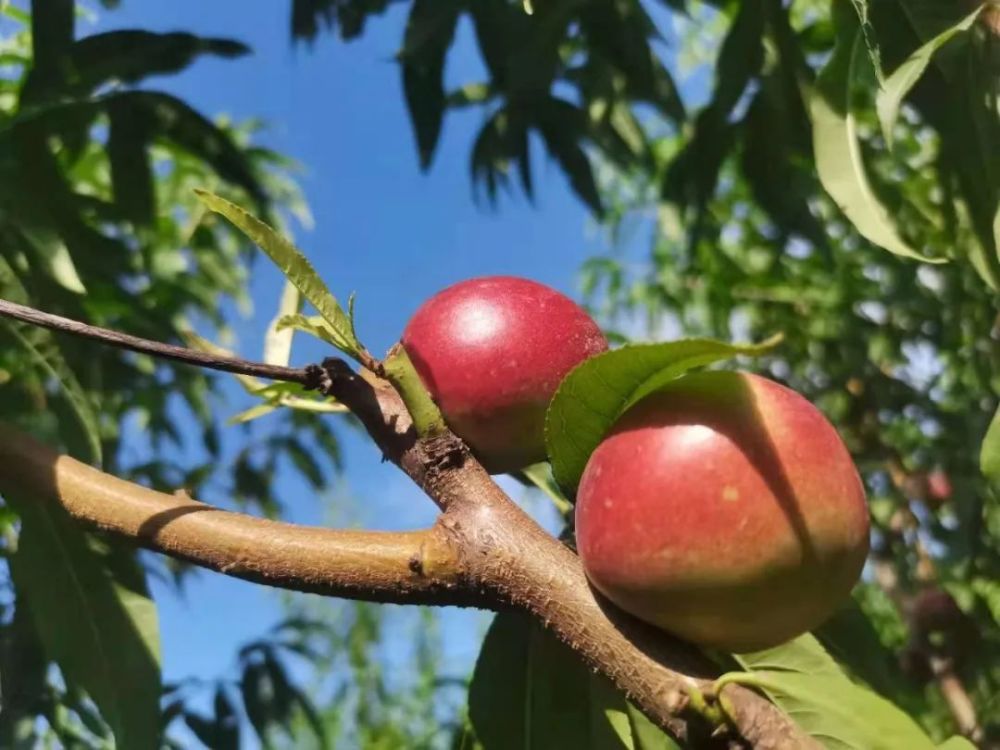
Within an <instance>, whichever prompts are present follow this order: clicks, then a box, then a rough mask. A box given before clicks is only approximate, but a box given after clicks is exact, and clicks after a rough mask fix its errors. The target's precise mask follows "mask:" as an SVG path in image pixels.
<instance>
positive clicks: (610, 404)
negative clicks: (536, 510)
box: [545, 337, 780, 494]
mask: <svg viewBox="0 0 1000 750" xmlns="http://www.w3.org/2000/svg"><path fill="white" fill-rule="evenodd" d="M779 340H780V338H778V337H774V338H772V339H769V340H768V341H765V342H763V343H761V344H756V345H753V344H750V345H735V344H726V343H724V342H722V341H713V340H710V339H684V340H681V341H672V342H669V343H665V344H636V345H633V346H625V347H623V348H621V349H615V350H614V351H610V352H605V353H604V354H599V355H598V356H596V357H593V358H591V359H589V360H587V361H586V362H583V363H582V364H580V365H578V366H577V367H576V368H575V369H574V370H573V371H572V372H570V374H569V375H567V376H566V378H565V379H564V380H563V381H562V383H561V384H560V385H559V390H557V391H556V395H555V396H554V397H553V398H552V402H551V403H550V404H549V408H548V412H547V413H546V415H545V445H546V448H547V450H548V454H549V460H550V461H551V462H552V472H553V474H554V476H555V478H556V481H557V482H558V483H559V486H560V487H562V488H563V489H564V490H566V492H567V493H569V494H573V493H574V492H575V490H576V485H577V483H578V482H579V480H580V475H581V474H583V469H584V467H585V466H586V464H587V460H588V459H589V458H590V454H591V453H593V452H594V449H595V448H596V447H597V446H598V444H599V443H600V442H601V440H602V439H603V438H604V435H605V434H606V433H607V431H608V430H609V429H610V428H611V426H612V425H613V424H614V423H615V422H617V421H618V418H619V417H620V416H621V415H622V414H624V413H625V411H626V409H628V408H629V407H630V406H632V405H633V404H635V403H636V402H637V401H639V400H640V399H641V398H643V397H644V396H648V395H649V394H650V393H652V392H653V391H656V390H658V389H659V388H662V387H663V386H664V385H666V384H667V383H668V382H670V381H671V380H674V379H675V378H678V377H680V376H681V375H683V374H684V373H685V372H687V371H688V370H690V369H692V368H694V367H701V366H702V365H708V364H712V363H713V362H719V361H721V360H723V359H728V358H730V357H735V356H737V355H740V354H746V355H757V354H762V353H764V352H766V351H767V350H768V349H770V348H772V347H773V346H775V345H776V344H777V343H778V341H779Z"/></svg>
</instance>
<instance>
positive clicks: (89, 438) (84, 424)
mask: <svg viewBox="0 0 1000 750" xmlns="http://www.w3.org/2000/svg"><path fill="white" fill-rule="evenodd" d="M4 327H5V328H6V329H7V330H8V331H9V332H10V335H11V336H12V337H13V338H14V339H15V340H16V341H17V343H18V344H20V345H21V346H22V347H23V348H24V349H25V351H27V352H28V354H29V355H30V357H31V358H32V359H33V360H34V361H35V363H36V364H37V365H38V366H39V367H40V368H41V370H42V371H43V372H45V373H46V374H47V375H48V376H49V377H51V378H52V380H53V381H54V382H55V383H57V384H58V386H59V389H60V391H62V394H63V395H64V396H65V398H66V401H67V403H68V404H69V406H70V409H72V411H73V414H75V415H76V418H77V420H78V421H79V423H80V430H81V432H82V434H83V437H84V442H85V443H86V445H87V446H88V448H89V449H90V455H91V459H92V460H93V462H94V463H96V464H98V465H99V464H100V463H101V462H102V460H103V457H102V451H101V431H100V427H99V425H98V421H97V415H96V414H95V412H94V409H93V407H92V405H91V403H90V398H89V397H88V395H87V392H86V391H85V390H84V389H83V386H82V385H80V382H79V381H78V380H77V379H76V375H74V374H73V371H72V370H71V369H70V368H69V365H68V364H67V363H66V360H65V359H63V356H62V354H61V353H60V352H59V350H58V349H57V348H55V345H54V344H53V345H52V346H51V347H48V349H47V351H44V352H43V351H42V350H41V349H39V348H38V347H36V346H35V345H34V344H32V343H31V341H30V340H28V338H26V337H25V336H24V335H23V334H22V333H21V331H20V330H19V329H18V327H17V326H16V325H14V324H13V323H9V322H4Z"/></svg>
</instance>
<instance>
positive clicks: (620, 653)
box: [0, 303, 819, 750]
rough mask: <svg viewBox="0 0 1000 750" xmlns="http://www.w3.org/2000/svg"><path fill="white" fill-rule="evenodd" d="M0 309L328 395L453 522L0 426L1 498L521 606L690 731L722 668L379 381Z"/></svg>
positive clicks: (341, 573) (349, 587) (421, 598)
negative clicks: (253, 512) (631, 598)
mask: <svg viewBox="0 0 1000 750" xmlns="http://www.w3.org/2000/svg"><path fill="white" fill-rule="evenodd" d="M0 313H2V314H8V315H13V316H14V317H18V318H19V319H21V320H28V321H30V322H37V323H40V324H42V325H48V326H50V327H55V328H58V329H59V330H66V331H70V332H74V333H82V334H84V335H88V336H90V337H91V338H97V339H99V340H101V341H106V342H107V343H112V344H115V345H119V346H124V347H126V348H132V349H135V350H137V351H144V352H147V353H150V354H161V355H163V356H171V357H173V358H174V359H179V360H182V361H185V362H190V363H192V364H201V365H203V366H208V367H214V368H215V369H223V370H230V371H235V372H247V373H251V374H258V375H261V376H263V377H275V378H278V379H283V380H292V381H294V382H301V383H304V384H306V385H307V386H309V387H313V388H317V389H320V390H322V391H323V392H325V393H327V394H328V395H331V396H335V397H336V398H337V399H338V400H339V401H340V402H341V403H343V404H345V405H346V406H347V407H348V408H349V409H350V410H351V411H352V412H354V414H355V415H356V416H357V417H358V418H359V419H360V420H361V422H362V423H363V424H364V426H365V428H366V429H367V430H368V432H369V434H370V435H371V437H372V438H373V440H374V441H375V442H376V444H377V445H378V446H379V447H380V448H381V450H382V451H383V453H384V454H385V456H386V458H388V459H389V460H391V461H393V462H394V463H396V464H397V465H398V466H400V467H401V468H402V469H403V471H404V472H405V473H406V474H407V475H408V476H409V477H410V478H411V479H413V481H414V482H416V483H417V484H418V485H419V486H420V487H421V488H422V489H423V490H424V491H425V492H426V493H427V494H428V495H429V496H430V497H431V498H432V499H433V500H434V501H435V502H436V503H437V504H438V505H439V506H440V507H441V508H442V510H443V511H444V513H443V515H442V516H441V518H440V519H439V522H438V523H437V524H436V525H435V526H434V528H433V529H431V530H428V531H426V532H415V533H409V534H379V533H371V532H342V531H325V530H316V529H306V528H302V527H297V526H292V525H290V524H281V523H275V522H269V521H261V520H257V519H251V518H248V517H246V516H241V515H239V514H233V513H225V512H223V511H218V510H214V509H211V508H208V507H207V506H205V505H202V504H200V503H196V502H194V501H192V500H189V499H186V498H179V497H173V496H169V495H163V494H161V493H156V492H152V491H150V490H145V489H142V488H137V487H136V486H134V485H131V484H129V483H127V482H122V481H121V480H117V479H114V478H112V477H108V476H107V475H104V474H102V473H101V472H97V471H95V470H93V469H90V468H88V467H86V466H84V465H82V464H79V463H77V462H75V461H72V460H70V459H66V458H58V457H57V456H55V454H53V453H52V452H51V451H49V450H48V449H45V448H42V447H41V446H39V445H38V444H36V443H33V442H30V441H27V440H26V439H25V438H24V437H23V436H20V435H18V434H15V433H10V432H8V433H6V434H5V433H3V432H0V490H3V489H4V487H7V488H11V489H15V490H17V489H21V490H23V489H25V488H30V489H33V490H34V492H35V494H37V495H40V496H42V497H44V498H47V499H50V500H53V501H56V502H59V503H60V504H62V505H63V506H64V507H65V508H66V509H67V510H68V511H69V512H70V514H71V515H73V516H74V517H76V518H78V519H79V520H81V521H83V522H85V523H88V524H90V525H92V526H95V527H97V528H100V529H103V530H105V531H110V532H114V533H117V534H120V535H122V536H125V537H127V538H130V539H133V540H136V541H138V543H140V544H143V545H145V546H147V547H149V548H151V549H155V550H158V551H161V552H164V553H166V554H170V555H173V556H176V557H181V558H184V559H187V560H191V561H192V562H195V563H197V564H199V565H203V566H204V567H208V568H212V569H214V570H219V571H222V572H225V573H228V574H230V575H237V576H240V577H244V578H248V579H250V580H256V581H261V582H266V583H270V584H273V585H278V586H284V587H286V588H292V589H299V590H307V591H318V592H323V593H328V594H332V595H337V596H345V597H352V598H361V599H368V600H372V601H405V602H428V603H445V604H476V605H479V606H484V607H488V608H492V609H497V608H502V607H506V606H514V607H517V608H519V609H522V610H525V611H527V612H529V613H531V614H532V615H533V616H534V617H535V618H536V619H538V620H539V621H540V622H542V623H543V624H544V625H545V626H547V627H548V628H550V629H551V630H552V631H553V632H554V633H555V634H556V635H557V636H558V637H559V638H560V639H562V640H563V641H564V642H566V643H567V644H568V645H569V646H570V647H571V648H572V649H573V650H574V651H576V652H577V653H578V654H579V655H580V656H581V657H582V658H583V659H584V660H585V661H586V662H587V663H588V664H589V665H590V666H591V667H593V668H594V669H596V670H598V671H599V672H601V673H603V674H604V675H606V676H608V677H609V678H611V679H612V680H613V681H614V682H615V684H617V685H618V687H619V688H620V689H621V690H623V691H624V692H625V693H626V694H627V695H628V696H629V697H630V698H631V699H632V700H633V701H634V702H635V703H636V704H637V705H638V706H640V707H641V708H642V709H643V711H645V712H646V713H647V714H648V715H649V716H650V717H651V718H653V719H654V720H655V721H656V722H657V723H659V724H660V725H661V726H663V727H665V728H668V729H670V730H671V731H673V732H674V733H675V734H678V735H683V734H684V732H685V721H684V718H685V712H686V709H687V707H688V705H689V700H688V695H689V692H690V691H691V690H698V689H701V690H704V689H706V688H708V687H709V686H710V685H711V682H712V676H713V675H714V673H715V672H714V670H715V667H714V665H713V664H711V663H710V662H709V661H708V660H706V659H705V658H704V657H702V656H701V655H700V654H699V653H698V652H697V651H696V650H694V649H693V648H691V647H690V646H687V645H686V644H683V643H680V642H678V641H675V640H673V639H670V638H669V637H667V636H666V635H664V634H663V633H661V632H659V631H657V630H655V629H653V628H650V627H648V626H646V625H644V624H642V623H640V622H638V621H636V620H634V619H632V618H630V617H629V616H627V615H625V614H624V613H622V612H620V611H619V610H617V609H616V608H615V607H613V606H612V605H610V604H608V603H606V602H604V601H603V600H602V599H601V597H600V596H599V595H597V594H595V592H594V591H593V590H592V589H591V588H590V586H589V584H588V582H587V579H586V577H585V575H584V573H583V568H582V566H581V564H580V561H579V558H578V557H577V556H576V555H575V554H573V553H572V552H571V551H570V550H569V549H567V548H566V547H565V546H564V545H563V544H561V543H560V542H559V541H557V540H556V539H554V538H552V537H551V536H550V535H549V534H547V533H546V532H545V531H544V530H543V529H542V528H541V527H539V526H538V525H537V524H536V523H535V522H534V521H533V520H532V519H531V518H530V517H529V516H527V515H526V514H525V513H523V512H522V511H521V510H520V509H519V508H518V507H517V506H516V505H515V504H514V503H513V502H512V501H511V500H510V498H508V497H507V496H506V495H505V494H504V492H503V491H502V490H501V489H500V488H499V486H498V485H497V484H496V483H495V482H494V481H493V480H492V478H491V477H490V476H489V475H487V474H486V472H485V471H484V470H483V468H482V466H480V464H479V463H478V462H477V461H476V460H475V459H474V458H473V457H472V456H471V455H470V454H469V452H468V449H467V448H466V446H465V445H464V444H463V443H462V442H461V441H460V440H458V439H457V438H456V437H455V436H454V435H451V434H446V435H444V436H436V437H434V438H430V439H418V438H417V437H416V435H415V434H414V432H413V430H412V425H411V420H410V416H409V414H408V413H407V411H406V408H405V406H404V405H403V403H402V400H401V399H400V398H399V396H398V394H397V393H396V392H395V390H394V389H393V388H392V386H391V385H389V384H388V383H386V382H385V381H383V380H381V379H379V378H377V377H376V376H375V375H373V374H371V372H368V371H363V372H362V374H361V375H359V374H356V373H354V372H352V371H351V370H350V368H348V367H347V365H346V364H345V363H343V362H341V361H339V360H328V361H326V362H324V364H323V366H322V367H309V368H306V369H305V370H301V371H296V370H291V369H290V368H274V372H273V373H272V374H267V373H266V372H264V371H262V370H250V369H248V368H247V365H252V364H253V363H246V362H243V361H242V360H226V359H223V358H217V357H209V356H206V357H204V358H202V357H201V356H200V353H197V352H189V351H188V350H185V349H182V348H180V347H164V348H160V347H161V346H162V345H155V346H153V347H151V346H150V344H151V342H146V341H143V340H142V339H134V338H133V337H124V336H121V335H119V334H114V333H112V332H107V331H98V333H95V329H91V328H90V327H88V326H82V325H81V324H78V323H74V322H73V321H66V320H65V319H60V318H55V316H47V315H45V314H42V313H37V312H36V311H32V310H30V309H28V308H21V307H20V306H16V305H14V306H12V305H10V303H3V304H2V305H0ZM195 355H198V356H195ZM260 367H265V366H260ZM370 369H372V368H370ZM374 369H376V370H377V369H378V368H377V367H376V368H374ZM723 703H724V705H725V707H726V711H727V712H728V715H729V717H730V718H731V720H732V723H733V724H734V726H735V728H736V729H737V731H738V733H739V735H740V736H741V737H742V738H743V739H745V740H746V741H747V742H748V743H749V744H750V745H751V746H752V747H754V748H757V749H758V750H785V749H787V748H808V749H809V750H812V749H813V748H818V747H819V744H818V743H817V742H815V741H814V740H812V739H811V738H809V737H807V736H806V735H804V733H802V731H801V730H800V729H799V728H798V727H797V726H796V725H795V724H794V723H793V722H792V721H791V720H790V719H789V718H788V717H787V716H785V715H784V714H782V713H781V712H780V711H779V710H778V709H777V708H775V707H774V706H773V705H772V704H770V703H769V702H768V701H766V700H765V699H764V698H763V697H761V696H760V695H758V694H756V693H754V692H752V691H750V690H747V689H746V688H742V687H739V686H735V685H731V686H728V687H727V688H726V689H725V695H724V701H723Z"/></svg>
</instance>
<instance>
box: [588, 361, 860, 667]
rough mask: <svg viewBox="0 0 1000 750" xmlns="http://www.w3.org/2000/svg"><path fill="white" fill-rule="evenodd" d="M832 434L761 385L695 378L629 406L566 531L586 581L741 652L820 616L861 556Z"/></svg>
mask: <svg viewBox="0 0 1000 750" xmlns="http://www.w3.org/2000/svg"><path fill="white" fill-rule="evenodd" d="M868 529H869V526H868V509H867V504H866V502H865V494H864V488H863V486H862V483H861V480H860V478H859V476H858V472H857V470H856V469H855V467H854V464H853V463H852V461H851V457H850V456H849V455H848V452H847V449H846V448H845V446H844V444H843V442H842V441H841V439H840V437H839V436H838V435H837V432H836V430H834V428H833V427H832V426H831V425H830V423H829V422H827V420H826V419H825V418H824V417H823V415H822V414H821V413H820V412H819V411H818V410H817V409H816V408H815V407H814V406H813V405H812V404H810V403H809V402H808V401H806V399H804V398H803V397H802V396H800V395H799V394H797V393H795V392H794V391H792V390H790V389H788V388H786V387H784V386H782V385H779V384H778V383H775V382H773V381H770V380H767V379H765V378H762V377H759V376H756V375H750V374H746V373H735V372H705V373H698V374H693V375H688V376H686V377H683V378H680V379H679V380H677V381H674V382H673V383H671V384H670V385H669V386H668V387H667V388H666V389H664V390H662V391H659V392H656V393H654V394H652V395H650V396H648V397H646V398H645V399H643V400H642V401H640V402H639V403H638V404H636V405H635V406H634V407H633V408H631V409H630V410H629V411H628V412H626V413H625V415H624V416H623V417H622V418H621V419H620V420H619V422H618V423H617V424H616V425H615V426H614V428H613V429H612V431H611V433H610V434H609V435H608V436H607V437H606V438H605V440H604V441H603V442H602V443H601V444H600V445H599V446H598V448H597V450H595V451H594V453H593V455H592V456H591V457H590V460H589V462H588V463H587V467H586V469H585V471H584V473H583V477H582V478H581V481H580V486H579V491H578V494H577V505H576V535H577V545H578V548H579V552H580V556H581V558H582V559H583V564H584V567H585V569H586V571H587V575H588V577H589V578H590V580H591V582H592V583H593V585H594V586H595V587H596V588H597V589H599V590H600V591H601V592H603V593H604V594H605V595H606V596H607V597H608V598H609V599H611V600H612V601H613V602H615V603H616V604H618V605H619V606H620V607H622V608H623V609H624V610H626V611H628V612H631V613H632V614H633V615H635V616H636V617H639V618H640V619H643V620H646V621H647V622H650V623H652V624H654V625H657V626H659V627H661V628H663V629H664V630H667V631H669V632H672V633H674V634H675V635H677V636H680V637H682V638H685V639H687V640H689V641H692V642H694V643H698V644H701V645H704V646H709V647H716V648H721V649H725V650H727V651H737V652H740V651H752V650H758V649H763V648H768V647H771V646H775V645H777V644H779V643H782V642H784V641H786V640H788V639H790V638H792V637H794V636H796V635H799V634H801V633H803V632H805V631H807V630H810V629H812V628H814V627H816V626H817V625H819V624H820V623H822V622H823V620H825V619H826V618H827V617H828V616H829V615H830V614H832V613H833V611H834V610H835V609H836V608H837V607H838V606H839V605H840V604H841V603H842V600H843V599H844V598H845V597H846V596H847V595H848V593H849V592H850V590H851V588H852V587H853V586H854V584H855V582H856V581H857V579H858V577H859V575H860V573H861V569H862V566H863V565H864V561H865V557H866V555H867V553H868Z"/></svg>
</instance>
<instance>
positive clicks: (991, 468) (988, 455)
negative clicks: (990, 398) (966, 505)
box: [979, 407, 1000, 484]
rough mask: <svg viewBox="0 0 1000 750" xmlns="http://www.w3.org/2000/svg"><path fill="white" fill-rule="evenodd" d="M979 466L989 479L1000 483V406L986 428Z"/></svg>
mask: <svg viewBox="0 0 1000 750" xmlns="http://www.w3.org/2000/svg"><path fill="white" fill-rule="evenodd" d="M979 467H980V468H981V469H982V472H983V474H984V475H985V477H986V478H987V479H989V480H990V481H991V482H993V483H995V484H996V483H1000V407H998V408H997V412H996V414H994V415H993V419H992V421H991V422H990V426H989V429H987V430H986V437H984V438H983V445H982V448H980V453H979Z"/></svg>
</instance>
